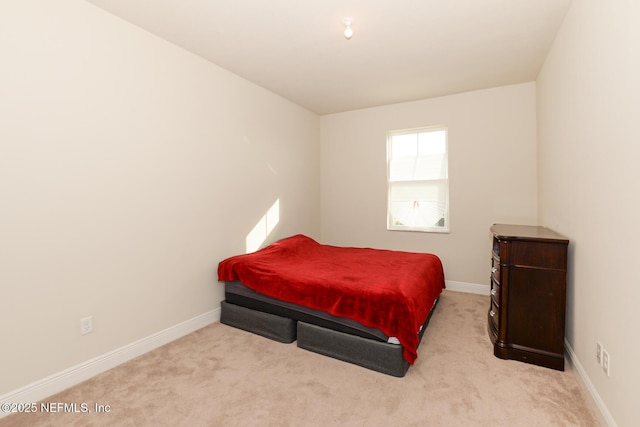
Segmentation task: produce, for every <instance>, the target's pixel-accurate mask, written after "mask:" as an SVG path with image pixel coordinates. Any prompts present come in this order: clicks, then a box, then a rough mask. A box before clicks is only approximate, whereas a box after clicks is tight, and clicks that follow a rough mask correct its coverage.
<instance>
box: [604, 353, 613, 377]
mask: <svg viewBox="0 0 640 427" xmlns="http://www.w3.org/2000/svg"><path fill="white" fill-rule="evenodd" d="M610 368H611V357H610V356H609V352H608V351H607V350H605V349H602V369H603V370H604V372H605V373H606V374H607V376H609V369H610Z"/></svg>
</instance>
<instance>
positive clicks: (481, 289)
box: [445, 280, 491, 295]
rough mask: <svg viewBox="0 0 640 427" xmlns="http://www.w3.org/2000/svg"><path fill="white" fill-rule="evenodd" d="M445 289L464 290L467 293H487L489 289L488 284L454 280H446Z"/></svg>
mask: <svg viewBox="0 0 640 427" xmlns="http://www.w3.org/2000/svg"><path fill="white" fill-rule="evenodd" d="M445 282H446V285H447V289H448V290H450V291H455V292H466V293H468V294H478V295H489V291H490V290H491V288H490V286H489V285H477V284H475V283H465V282H454V281H451V280H446V281H445Z"/></svg>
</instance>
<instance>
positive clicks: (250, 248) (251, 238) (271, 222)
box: [245, 199, 280, 253]
mask: <svg viewBox="0 0 640 427" xmlns="http://www.w3.org/2000/svg"><path fill="white" fill-rule="evenodd" d="M279 221H280V199H278V200H276V201H275V203H274V204H273V205H271V207H270V208H269V210H268V211H267V213H265V214H264V215H263V216H262V218H260V220H259V221H258V223H257V224H256V225H255V226H254V227H253V229H252V230H251V231H250V232H249V234H247V237H246V239H245V248H246V253H249V252H255V251H257V250H258V249H259V248H260V246H261V245H262V244H263V243H264V242H265V240H267V237H269V234H271V232H272V231H273V229H274V228H275V227H276V225H278V222H279Z"/></svg>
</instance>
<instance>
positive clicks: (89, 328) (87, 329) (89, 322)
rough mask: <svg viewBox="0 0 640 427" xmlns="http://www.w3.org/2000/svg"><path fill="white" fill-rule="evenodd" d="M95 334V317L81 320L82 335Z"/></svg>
mask: <svg viewBox="0 0 640 427" xmlns="http://www.w3.org/2000/svg"><path fill="white" fill-rule="evenodd" d="M91 332H93V317H92V316H87V317H83V318H82V319H80V335H86V334H90V333H91Z"/></svg>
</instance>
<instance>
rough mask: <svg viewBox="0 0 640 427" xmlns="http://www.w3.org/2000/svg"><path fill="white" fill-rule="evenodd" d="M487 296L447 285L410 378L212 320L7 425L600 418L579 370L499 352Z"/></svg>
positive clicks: (498, 422)
mask: <svg viewBox="0 0 640 427" xmlns="http://www.w3.org/2000/svg"><path fill="white" fill-rule="evenodd" d="M488 303H489V301H488V297H485V296H480V295H473V294H464V293H457V292H451V291H445V292H444V293H443V295H442V298H441V301H440V303H439V305H438V307H437V308H436V311H435V313H434V315H433V317H432V319H431V323H430V324H429V327H428V328H427V331H426V333H425V335H424V338H423V341H422V343H421V344H420V347H419V351H418V353H419V357H418V360H417V361H416V363H415V365H414V366H412V367H411V368H409V371H408V372H407V375H406V376H405V377H404V378H395V377H391V376H388V375H384V374H380V373H377V372H373V371H370V370H367V369H364V368H361V367H359V366H356V365H352V364H349V363H345V362H341V361H338V360H335V359H331V358H328V357H325V356H321V355H318V354H315V353H311V352H309V351H306V350H302V349H299V348H298V347H297V346H296V344H295V343H293V344H281V343H277V342H275V341H271V340H268V339H266V338H262V337H260V336H257V335H253V334H250V333H248V332H244V331H241V330H238V329H235V328H231V327H229V326H226V325H222V324H219V323H216V324H214V325H211V326H208V327H205V328H203V329H201V330H199V331H196V332H194V333H192V334H190V335H187V336H185V337H183V338H181V339H179V340H177V341H174V342H172V343H170V344H168V345H166V346H164V347H161V348H159V349H157V350H154V351H152V352H150V353H147V354H145V355H143V356H140V357H138V358H136V359H134V360H132V361H130V362H127V363H125V364H123V365H121V366H118V367H116V368H114V369H112V370H110V371H108V372H105V373H103V374H101V375H98V376H96V377H95V378H92V379H91V380H88V381H86V382H84V383H82V384H79V385H77V386H75V387H72V388H70V389H68V390H66V391H64V392H62V393H59V394H57V395H55V396H52V397H50V398H49V399H46V402H62V403H76V404H77V405H78V407H80V404H81V403H86V404H87V405H88V408H89V409H91V410H93V409H94V404H95V403H98V404H103V405H110V408H111V410H110V412H109V413H95V412H91V413H64V412H62V413H50V414H43V413H37V414H14V415H11V416H8V417H5V418H3V419H0V426H1V427H5V426H15V427H19V426H165V425H166V426H256V425H259V426H296V427H297V426H367V427H368V426H390V425H396V426H489V425H490V426H597V425H598V422H597V419H596V418H595V416H594V414H593V412H592V410H591V409H590V406H589V405H588V403H587V400H586V399H585V397H584V396H583V394H582V390H581V389H580V386H579V385H578V383H577V381H576V379H575V376H574V373H573V372H572V371H570V370H567V371H565V372H559V371H554V370H551V369H546V368H541V367H537V366H533V365H528V364H524V363H520V362H516V361H505V360H500V359H497V358H496V357H494V356H493V352H492V346H491V344H490V342H489V338H488V335H487V331H486V318H487V317H486V315H487V307H488Z"/></svg>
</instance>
